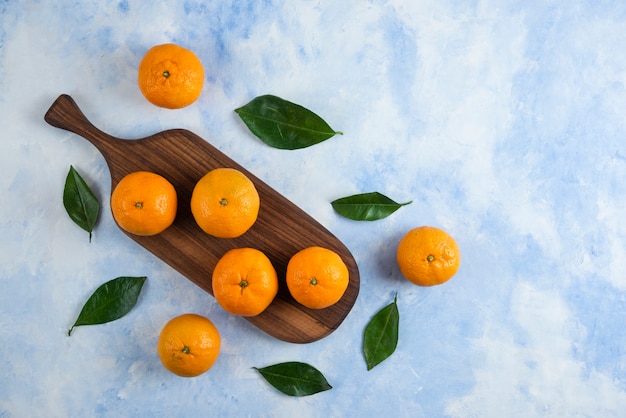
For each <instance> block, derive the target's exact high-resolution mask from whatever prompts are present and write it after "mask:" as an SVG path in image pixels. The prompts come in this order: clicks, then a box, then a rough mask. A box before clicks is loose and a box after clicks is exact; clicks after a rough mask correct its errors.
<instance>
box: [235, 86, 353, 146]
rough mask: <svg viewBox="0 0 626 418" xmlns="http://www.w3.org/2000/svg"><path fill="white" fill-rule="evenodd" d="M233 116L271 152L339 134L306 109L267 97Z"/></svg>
mask: <svg viewBox="0 0 626 418" xmlns="http://www.w3.org/2000/svg"><path fill="white" fill-rule="evenodd" d="M235 112H236V113H237V114H238V115H239V117H240V118H241V119H242V120H243V122H244V123H245V124H246V126H247V127H248V129H250V131H251V132H252V133H253V134H254V135H255V136H256V137H257V138H259V139H260V140H261V141H263V142H265V143H266V144H267V145H269V146H271V147H274V148H279V149H289V150H294V149H299V148H306V147H310V146H311V145H315V144H318V143H320V142H322V141H325V140H327V139H328V138H331V137H333V136H335V135H336V134H342V133H341V132H338V131H335V130H333V129H332V128H331V127H330V126H329V125H328V123H326V122H325V121H324V120H323V119H322V118H321V117H319V116H318V115H317V114H315V113H313V112H312V111H310V110H309V109H306V108H304V107H302V106H300V105H298V104H295V103H291V102H289V101H287V100H284V99H281V98H280V97H276V96H272V95H269V94H268V95H264V96H259V97H256V98H254V99H252V101H250V102H249V103H248V104H246V105H244V106H242V107H240V108H238V109H235Z"/></svg>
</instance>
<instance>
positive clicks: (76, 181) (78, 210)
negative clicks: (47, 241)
mask: <svg viewBox="0 0 626 418" xmlns="http://www.w3.org/2000/svg"><path fill="white" fill-rule="evenodd" d="M63 206H65V210H66V211H67V214H68V215H69V216H70V218H71V219H72V221H74V223H75V224H76V225H78V226H80V227H81V228H82V229H84V230H85V231H87V232H89V242H91V233H92V231H93V228H94V226H95V225H96V221H97V220H98V213H99V212H100V203H98V199H97V198H96V196H95V195H94V194H93V192H92V191H91V189H90V188H89V186H88V185H87V183H86V182H85V180H83V178H82V177H81V176H80V174H78V172H77V171H76V169H74V167H72V166H70V170H69V172H68V173H67V177H66V179H65V187H64V189H63Z"/></svg>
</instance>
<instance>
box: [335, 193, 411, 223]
mask: <svg viewBox="0 0 626 418" xmlns="http://www.w3.org/2000/svg"><path fill="white" fill-rule="evenodd" d="M411 203H412V201H411V202H406V203H397V202H395V201H393V200H391V199H390V198H388V197H387V196H385V195H383V194H381V193H378V192H372V193H361V194H355V195H352V196H347V197H342V198H340V199H337V200H334V201H332V202H331V205H332V206H333V209H335V211H336V212H337V213H338V214H340V215H341V216H344V217H346V218H348V219H352V220H355V221H376V220H379V219H383V218H386V217H387V216H389V215H391V214H392V213H394V212H395V211H397V210H398V209H400V208H401V207H402V206H406V205H409V204H411Z"/></svg>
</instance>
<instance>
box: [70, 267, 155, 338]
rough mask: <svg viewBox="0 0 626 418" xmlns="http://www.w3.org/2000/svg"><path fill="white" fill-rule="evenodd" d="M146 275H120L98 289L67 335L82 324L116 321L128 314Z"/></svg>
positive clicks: (135, 301)
mask: <svg viewBox="0 0 626 418" xmlns="http://www.w3.org/2000/svg"><path fill="white" fill-rule="evenodd" d="M145 281H146V277H118V278H116V279H113V280H110V281H108V282H106V283H104V284H102V285H101V286H100V287H98V288H97V289H96V291H95V292H94V293H93V294H92V295H91V296H90V297H89V299H88V300H87V302H86V303H85V306H83V309H82V310H81V311H80V314H79V315H78V319H76V322H75V323H74V325H72V328H70V330H69V331H68V332H67V335H71V334H72V330H73V329H74V328H75V327H77V326H80V325H96V324H104V323H106V322H111V321H115V320H116V319H119V318H121V317H123V316H124V315H126V314H127V313H128V312H130V310H131V309H132V308H133V307H134V306H135V304H136V303H137V298H138V297H139V293H140V292H141V288H142V287H143V284H144V282H145Z"/></svg>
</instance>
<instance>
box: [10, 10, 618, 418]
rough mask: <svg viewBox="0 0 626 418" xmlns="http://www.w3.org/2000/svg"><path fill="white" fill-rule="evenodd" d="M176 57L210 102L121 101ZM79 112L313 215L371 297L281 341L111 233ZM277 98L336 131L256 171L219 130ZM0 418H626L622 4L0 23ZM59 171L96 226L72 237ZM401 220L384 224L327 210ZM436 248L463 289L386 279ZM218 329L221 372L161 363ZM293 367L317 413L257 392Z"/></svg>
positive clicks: (263, 151) (174, 13)
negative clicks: (301, 368)
mask: <svg viewBox="0 0 626 418" xmlns="http://www.w3.org/2000/svg"><path fill="white" fill-rule="evenodd" d="M164 42H175V43H178V44H180V45H183V46H185V47H187V48H190V49H192V50H193V51H195V52H196V53H197V54H198V56H199V57H200V59H201V60H202V61H203V63H204V66H205V70H206V77H207V80H206V84H205V88H204V91H203V93H202V96H201V97H200V99H199V100H198V101H197V102H196V103H195V104H193V105H192V106H190V107H188V108H185V109H181V110H175V111H173V110H166V109H159V108H157V107H155V106H153V105H151V104H150V103H148V102H147V101H146V100H145V99H144V98H143V96H142V95H141V93H140V92H139V89H138V88H137V86H136V76H137V74H136V69H137V66H138V63H139V61H140V59H141V57H142V56H143V54H144V53H145V51H146V50H147V49H148V48H149V47H151V46H153V45H155V44H159V43H164ZM61 93H68V94H71V95H72V96H73V97H74V98H75V99H76V101H77V102H78V104H79V106H81V108H82V109H83V110H84V112H85V114H86V115H87V116H88V117H89V118H90V119H91V120H92V122H93V123H94V124H95V125H96V126H98V127H100V128H101V129H102V130H104V131H106V132H108V133H110V134H112V135H115V136H120V137H125V138H138V137H142V136H146V135H149V134H152V133H155V132H158V131H161V130H164V129H168V128H185V129H189V130H191V131H193V132H195V133H197V134H198V135H200V136H201V137H203V138H205V139H207V140H208V141H209V142H211V143H212V144H213V145H215V146H216V147H218V148H219V149H220V150H222V151H223V152H224V153H226V154H228V155H229V156H230V157H232V158H233V159H235V160H236V161H238V162H239V163H241V164H242V165H244V166H245V167H246V168H248V169H249V170H250V171H252V172H253V173H255V174H256V175H257V176H259V177H260V178H262V179H263V180H264V181H266V182H267V183H268V184H269V185H271V186H272V187H273V188H275V189H276V190H278V191H280V192H281V193H282V194H284V195H285V196H286V197H287V198H289V199H290V200H292V201H294V202H295V203H296V204H297V205H299V206H300V207H302V208H303V209H304V210H306V211H307V212H309V213H310V214H311V215H312V216H313V217H315V218H316V219H317V220H319V221H320V222H321V223H322V224H324V225H325V226H326V227H327V228H329V229H330V230H331V231H332V232H333V233H334V234H336V235H337V236H338V237H339V238H340V239H341V240H342V241H344V242H345V243H346V245H347V246H348V247H349V248H350V250H351V251H352V253H353V254H354V255H355V257H356V259H357V262H358V263H359V268H360V272H361V293H360V295H359V298H358V300H357V302H356V304H355V306H354V309H353V311H352V312H351V313H350V315H349V316H348V317H347V319H346V320H345V322H344V323H343V324H342V326H341V327H340V328H339V329H338V330H337V331H335V332H334V333H333V334H331V335H330V336H329V337H327V338H325V339H323V340H321V341H318V342H315V343H311V344H307V345H294V344H289V343H283V342H280V341H277V340H275V339H272V338H271V337H268V336H267V335H265V334H263V333H262V332H260V331H258V330H257V329H256V328H254V327H252V326H250V325H249V324H248V323H247V322H246V321H244V320H241V319H240V318H235V317H233V316H230V315H228V314H226V313H225V312H224V311H223V310H222V309H221V308H220V307H219V306H218V305H217V304H216V302H215V301H214V300H213V299H212V297H210V296H209V295H208V294H206V293H205V292H203V291H202V290H200V289H199V288H198V287H196V286H195V285H193V284H192V283H191V282H189V281H188V280H186V279H185V278H184V277H182V276H180V275H179V274H178V273H176V272H175V271H173V270H172V269H171V268H170V267H168V266H167V265H165V264H164V263H163V262H161V261H160V260H158V259H156V258H155V257H153V256H152V255H151V254H149V253H148V252H147V251H145V250H144V249H143V248H141V247H139V246H138V245H136V244H135V243H134V242H132V241H131V240H129V239H128V238H127V237H126V236H125V235H124V234H122V233H121V232H120V231H119V230H118V229H117V227H116V226H115V224H114V222H113V220H112V217H111V215H110V212H109V211H108V196H109V193H110V190H109V173H108V168H107V166H106V164H105V162H104V160H103V158H102V157H101V155H100V154H99V153H98V152H97V151H96V150H95V148H94V147H93V146H91V145H90V144H89V143H88V142H87V141H84V140H83V139H81V138H79V137H78V136H76V135H73V134H70V133H68V132H65V131H61V130H59V129H55V128H52V127H50V126H49V125H47V124H46V123H45V122H44V120H43V115H44V113H45V112H46V110H47V109H48V107H49V106H50V104H51V103H52V102H53V101H54V99H55V98H56V97H57V96H58V95H59V94H61ZM268 93H269V94H275V95H278V96H281V97H283V98H285V99H288V100H291V101H293V102H296V103H299V104H301V105H303V106H305V107H308V108H309V109H312V110H314V111H316V112H317V113H319V114H320V115H321V116H323V117H324V118H325V119H326V120H327V121H328V122H329V123H330V124H331V126H333V128H335V129H338V130H341V131H343V132H345V135H343V136H341V137H335V138H333V139H331V140H329V141H326V142H324V143H322V144H320V145H317V146H314V147H312V148H308V149H304V150H299V151H293V152H289V151H281V150H276V149H272V148H269V147H267V146H266V145H264V144H262V143H261V142H260V141H258V140H257V139H256V138H254V137H253V136H252V135H251V134H249V132H247V130H246V129H245V127H244V126H243V125H242V123H241V121H240V120H239V119H238V117H237V116H236V114H235V113H234V112H233V110H234V109H235V108H237V107H239V106H241V105H243V104H245V103H247V102H248V101H249V100H250V99H252V98H253V97H255V96H257V95H261V94H268ZM0 126H1V127H2V133H1V136H0V191H1V192H2V195H1V196H2V200H1V202H2V204H0V243H1V247H0V285H1V288H2V291H1V292H0V335H1V337H2V343H1V344H0V358H1V359H2V361H1V365H0V417H2V418H8V417H79V416H80V417H91V416H94V417H140V416H141V417H142V416H145V417H187V416H237V417H245V416H264V417H293V416H298V417H329V416H332V417H352V416H354V417H357V416H359V417H364V416H373V417H387V416H392V417H428V418H430V417H439V416H449V417H622V416H624V414H625V413H626V412H624V411H626V332H625V331H624V329H625V327H624V323H625V320H626V223H625V222H624V221H623V220H624V214H625V211H626V182H625V181H624V179H625V178H626V3H624V2H623V1H617V0H606V1H597V0H586V1H585V0H572V1H562V0H561V1H559V0H554V1H536V0H530V1H512V0H500V1H497V0H482V1H458V0H457V1H453V0H443V1H439V0H423V1H422V0H420V1H409V0H405V1H400V0H395V1H392V0H389V1H385V0H371V1H365V0H359V1H357V0H345V1H312V0H303V1H293V2H289V1H285V0H264V1H255V0H238V1H231V2H227V1H198V0H185V1H166V0H161V1H146V0H143V1H131V0H122V1H108V0H107V1H95V0H88V1H82V2H76V1H65V0H61V1H51V0H39V1H27V0H19V1H18V0H4V1H0ZM70 164H72V165H74V167H76V168H77V169H78V170H79V172H80V173H81V174H82V175H83V177H84V178H85V179H86V180H87V181H88V183H89V184H90V185H91V186H92V187H93V189H94V190H95V191H96V193H97V195H98V197H99V198H100V199H101V202H102V204H103V210H102V214H101V217H100V220H99V223H98V225H97V227H96V231H95V233H94V237H93V242H92V243H91V244H89V243H88V239H87V235H86V233H85V232H84V231H82V230H80V229H79V228H78V227H76V226H75V225H74V224H73V223H72V222H71V221H70V219H69V218H68V216H67V215H66V213H65V210H64V208H63V205H62V199H61V197H62V190H63V183H64V180H65V175H66V173H67V170H68V168H69V166H70ZM367 191H380V192H382V193H384V194H386V195H388V196H390V197H392V198H394V199H395V200H397V201H407V200H413V203H412V204H411V205H409V206H406V207H403V208H402V209H401V210H399V211H398V212H396V213H395V214H393V215H392V216H391V217H389V218H387V219H385V220H382V221H377V222H374V223H366V224H364V223H359V222H354V221H349V220H346V219H343V218H340V217H339V216H338V215H336V214H335V213H334V212H333V210H332V208H331V206H330V204H329V202H330V201H331V200H334V199H336V198H338V197H342V196H346V195H349V194H354V193H360V192H367ZM419 225H433V226H438V227H441V228H444V229H446V230H447V231H448V232H450V233H451V234H452V235H453V236H454V237H455V238H456V239H457V241H458V243H459V245H460V248H461V251H462V255H463V260H462V265H461V268H460V270H459V272H458V274H457V276H456V277H455V278H454V279H452V280H451V281H450V282H448V283H447V284H445V285H443V286H439V287H436V288H419V287H416V286H413V285H411V284H409V283H408V282H406V281H404V279H402V278H401V276H400V273H399V270H398V268H397V266H396V264H395V261H394V260H395V259H394V257H395V248H396V245H397V242H398V240H399V239H400V237H401V236H402V235H403V234H404V233H405V232H406V231H408V230H409V229H410V228H413V227H415V226H419ZM122 275H146V276H148V281H147V282H146V285H145V287H144V289H143V291H142V294H141V297H140V299H139V302H138V304H137V306H136V307H135V309H134V310H133V311H132V312H131V313H129V314H128V315H127V316H126V317H124V318H122V319H120V320H118V321H115V322H112V323H109V324H106V325H99V326H94V327H82V328H77V329H76V330H75V331H74V333H73V334H72V336H71V337H67V335H66V332H67V329H68V328H69V326H70V325H71V324H72V323H73V320H74V319H75V317H76V315H77V313H78V311H79V309H80V306H82V303H83V302H84V300H85V299H86V298H87V297H88V296H89V295H90V294H91V293H92V292H93V291H94V290H95V288H96V287H97V286H98V285H100V284H101V283H103V282H104V281H107V280H110V279H112V278H114V277H117V276H122ZM396 292H397V293H398V304H399V309H400V315H401V322H400V340H399V344H398V348H397V350H396V352H395V353H394V354H393V355H392V357H390V358H389V359H388V360H387V361H385V362H384V363H382V364H381V365H379V366H378V367H376V368H374V369H373V370H372V371H369V372H368V371H367V370H366V367H365V363H364V360H363V356H362V354H361V351H360V346H361V341H362V333H363V329H364V326H365V324H366V323H367V321H368V320H369V319H370V317H371V316H372V315H373V314H374V313H375V312H376V311H377V310H378V309H380V308H381V307H382V306H384V305H386V304H387V303H389V302H391V300H392V299H393V296H394V294H395V293H396ZM185 312H195V313H199V314H202V315H205V316H207V317H209V318H210V319H211V320H212V321H213V322H214V323H215V324H216V325H217V327H218V328H219V330H220V332H221V334H222V338H223V346H222V348H223V349H222V352H221V355H220V357H219V359H218V361H217V362H216V364H215V365H214V367H213V368H212V369H211V370H210V371H209V372H208V373H207V374H205V375H202V376H201V377H198V378H194V379H183V378H179V377H177V376H175V375H172V374H171V373H169V372H167V371H166V370H165V369H164V368H163V367H162V366H161V364H160V362H159V359H158V356H157V354H156V350H155V344H156V339H157V337H158V334H159V332H160V329H161V327H162V326H163V325H164V324H165V322H167V320H169V319H170V318H172V317H174V316H176V315H179V314H182V313H185ZM291 360H297V361H305V362H308V363H310V364H312V365H314V366H315V367H317V368H318V369H320V370H321V371H322V372H323V373H324V375H325V376H326V377H327V378H328V380H329V381H330V383H331V384H332V385H333V389H332V390H330V391H327V392H323V393H320V394H317V395H313V396H310V397H305V398H290V397H287V396H285V395H282V394H280V393H278V392H277V391H275V390H273V389H272V388H271V387H269V386H268V385H267V384H266V383H265V382H264V381H263V380H262V379H261V378H260V377H259V375H258V373H257V372H256V371H254V370H253V369H252V367H253V366H257V367H261V366H266V365H269V364H272V363H277V362H283V361H291Z"/></svg>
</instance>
